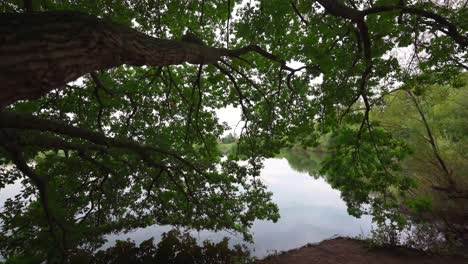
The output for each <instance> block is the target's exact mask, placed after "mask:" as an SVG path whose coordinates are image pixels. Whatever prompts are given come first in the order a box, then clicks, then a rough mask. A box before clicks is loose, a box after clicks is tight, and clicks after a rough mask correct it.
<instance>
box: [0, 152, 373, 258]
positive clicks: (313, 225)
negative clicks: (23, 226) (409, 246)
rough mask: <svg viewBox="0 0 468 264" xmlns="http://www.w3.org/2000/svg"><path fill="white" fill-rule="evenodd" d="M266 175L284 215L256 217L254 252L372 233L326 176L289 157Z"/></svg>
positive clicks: (134, 235) (139, 236)
mask: <svg viewBox="0 0 468 264" xmlns="http://www.w3.org/2000/svg"><path fill="white" fill-rule="evenodd" d="M261 178H262V179H263V180H264V182H265V184H266V185H267V186H268V188H269V190H270V191H271V192H273V200H274V202H276V204H278V207H279V210H280V214H281V218H280V220H279V221H278V222H277V223H273V222H268V221H256V222H255V223H254V225H253V227H252V233H253V238H254V244H247V246H248V247H249V248H250V249H251V250H252V254H253V255H255V256H257V257H263V256H265V255H267V254H269V253H273V252H275V251H282V250H289V249H292V248H297V247H300V246H303V245H305V244H307V243H316V242H320V241H322V240H324V239H327V238H330V237H332V236H335V235H339V236H358V235H364V236H366V235H368V234H369V232H370V228H371V225H372V223H371V222H372V221H371V220H372V219H371V217H369V216H363V217H362V218H360V219H358V218H355V217H352V216H350V215H348V213H347V211H346V204H345V203H344V202H343V200H342V199H341V198H340V192H339V191H337V190H334V189H333V188H331V186H330V185H329V184H328V183H327V182H326V181H325V180H324V179H321V178H319V179H314V178H313V177H311V176H310V175H309V174H308V173H303V172H298V171H295V170H294V169H293V168H291V166H290V165H289V163H288V161H287V160H286V159H267V160H266V161H265V166H264V169H263V170H262V173H261ZM19 188H20V184H19V183H16V184H14V185H10V186H8V187H7V188H5V189H2V190H0V205H3V203H4V201H5V199H6V198H7V197H12V196H13V195H15V194H17V193H18V190H19ZM170 229H171V227H170V226H151V227H147V228H142V229H137V230H135V231H133V232H129V233H126V234H116V235H109V236H107V238H108V241H109V242H107V243H106V244H105V245H104V248H106V247H109V246H112V245H114V244H115V240H117V239H120V240H126V239H127V238H130V239H131V240H135V242H137V243H140V242H141V241H143V240H146V239H148V238H150V237H154V238H155V242H159V240H160V239H159V238H160V236H161V234H162V233H163V232H167V231H169V230H170ZM191 233H192V235H193V236H194V237H196V238H198V239H199V240H200V241H202V240H205V239H211V240H213V241H219V240H221V239H222V238H223V237H225V236H227V237H230V238H231V242H233V243H242V242H243V241H242V237H241V236H240V235H235V234H230V233H228V232H216V233H215V232H209V231H200V232H196V231H193V232H191Z"/></svg>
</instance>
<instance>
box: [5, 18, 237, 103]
mask: <svg viewBox="0 0 468 264" xmlns="http://www.w3.org/2000/svg"><path fill="white" fill-rule="evenodd" d="M229 52H230V51H229V50H226V49H218V48H211V47H207V46H205V45H203V44H200V43H193V42H187V41H176V40H164V39H157V38H154V37H151V36H148V35H145V34H143V33H140V32H138V31H136V30H133V29H131V28H128V27H125V26H122V25H118V24H115V23H111V22H108V21H104V20H102V19H99V18H96V17H94V16H91V15H86V14H83V13H78V12H68V11H60V12H44V13H27V14H24V13H23V14H20V13H9V14H1V15H0V109H2V108H4V107H5V106H7V105H9V104H11V103H13V102H15V101H18V100H25V99H37V98H39V97H40V96H42V95H44V94H46V93H48V92H49V91H50V90H52V89H55V88H60V87H63V86H64V85H65V84H66V83H67V82H70V81H73V80H76V79H77V78H79V77H80V76H83V75H85V74H87V73H89V72H92V71H95V70H102V69H109V68H113V67H116V66H119V65H123V64H127V65H133V66H141V65H148V66H163V65H175V64H182V63H185V62H187V63H193V64H202V63H203V64H212V63H215V62H216V61H218V60H219V59H220V57H221V56H228V55H229Z"/></svg>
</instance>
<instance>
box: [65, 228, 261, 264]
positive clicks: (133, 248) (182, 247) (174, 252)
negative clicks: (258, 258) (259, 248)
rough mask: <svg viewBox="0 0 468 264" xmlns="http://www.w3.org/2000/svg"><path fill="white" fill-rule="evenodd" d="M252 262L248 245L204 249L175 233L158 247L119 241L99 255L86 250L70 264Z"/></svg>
mask: <svg viewBox="0 0 468 264" xmlns="http://www.w3.org/2000/svg"><path fill="white" fill-rule="evenodd" d="M252 262H253V258H252V257H250V252H249V250H247V248H246V246H245V245H242V246H241V245H234V246H230V245H229V239H228V238H224V239H223V240H221V241H220V242H218V243H214V242H212V241H210V240H205V241H203V243H202V244H201V245H199V244H198V243H197V240H196V239H195V238H194V237H192V236H191V235H190V234H189V233H188V232H181V231H179V230H177V229H173V230H171V231H169V232H167V233H164V234H163V235H162V240H161V241H160V242H159V243H158V244H157V245H155V244H154V243H153V238H151V239H148V240H145V241H143V242H142V243H141V244H140V245H139V246H137V245H136V244H135V242H133V241H129V240H127V241H117V244H116V245H115V246H113V247H110V248H108V249H106V250H100V251H98V252H96V253H94V252H89V251H86V250H84V249H80V250H76V251H75V252H74V253H73V254H72V256H71V261H70V263H72V264H75V263H76V264H78V263H92V264H101V263H102V264H104V263H134V264H139V263H141V264H143V263H154V264H158V263H161V264H163V263H164V264H165V263H174V264H179V263H180V264H182V263H200V264H204V263H206V264H208V263H252Z"/></svg>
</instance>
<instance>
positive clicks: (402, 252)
mask: <svg viewBox="0 0 468 264" xmlns="http://www.w3.org/2000/svg"><path fill="white" fill-rule="evenodd" d="M286 263H288V264H329V263H330V264H332V263H333V264H341V263H343V264H365V263H369V264H370V263H377V264H394V263H409V264H412V263H418V264H421V263H424V264H435V263H444V264H459V263H460V264H462V263H463V264H468V259H467V258H461V257H448V256H434V255H427V254H423V253H421V252H418V251H415V250H410V249H405V248H392V249H389V248H379V249H376V248H369V247H368V246H367V245H366V243H365V242H363V241H360V240H355V239H350V238H335V239H331V240H325V241H323V242H321V243H320V244H315V245H307V246H304V247H302V248H298V249H293V250H290V251H287V252H284V253H281V254H279V255H277V256H270V257H267V258H266V259H264V260H261V261H258V262H257V264H286Z"/></svg>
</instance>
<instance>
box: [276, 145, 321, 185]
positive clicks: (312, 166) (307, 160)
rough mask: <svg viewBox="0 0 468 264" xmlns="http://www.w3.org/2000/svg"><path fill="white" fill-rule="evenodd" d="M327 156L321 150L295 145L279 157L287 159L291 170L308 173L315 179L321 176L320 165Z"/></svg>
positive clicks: (282, 152) (283, 151) (282, 151)
mask: <svg viewBox="0 0 468 264" xmlns="http://www.w3.org/2000/svg"><path fill="white" fill-rule="evenodd" d="M324 156H325V151H324V150H323V149H322V148H320V147H316V148H307V147H302V146H299V145H294V146H293V147H291V148H288V149H282V150H281V153H280V155H279V157H281V158H285V159H286V160H287V161H288V163H289V165H290V166H291V168H293V169H294V170H296V171H299V172H307V173H308V174H309V175H310V176H312V177H314V178H315V179H317V178H319V177H322V175H320V173H319V172H320V163H321V162H322V160H323V158H324Z"/></svg>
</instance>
